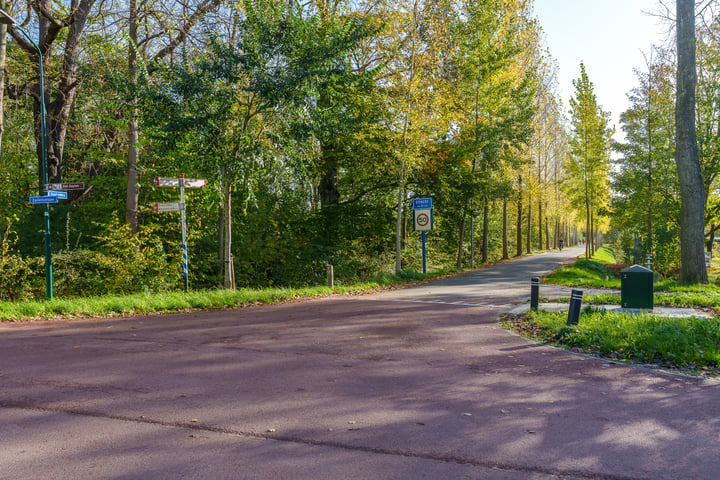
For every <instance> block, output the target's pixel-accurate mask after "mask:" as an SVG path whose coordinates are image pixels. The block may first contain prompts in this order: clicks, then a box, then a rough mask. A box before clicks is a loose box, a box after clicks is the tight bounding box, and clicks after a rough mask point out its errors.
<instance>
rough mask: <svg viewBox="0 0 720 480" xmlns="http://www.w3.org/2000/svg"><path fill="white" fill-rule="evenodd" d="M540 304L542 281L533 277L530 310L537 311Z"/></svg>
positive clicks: (531, 280)
mask: <svg viewBox="0 0 720 480" xmlns="http://www.w3.org/2000/svg"><path fill="white" fill-rule="evenodd" d="M539 302H540V279H539V278H538V277H532V278H531V279H530V308H531V309H532V310H537V309H538V303H539Z"/></svg>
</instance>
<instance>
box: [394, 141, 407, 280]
mask: <svg viewBox="0 0 720 480" xmlns="http://www.w3.org/2000/svg"><path fill="white" fill-rule="evenodd" d="M404 203H405V154H404V153H403V159H402V162H401V164H400V186H399V187H398V196H397V222H396V225H395V273H400V272H401V271H402V222H403V204H404Z"/></svg>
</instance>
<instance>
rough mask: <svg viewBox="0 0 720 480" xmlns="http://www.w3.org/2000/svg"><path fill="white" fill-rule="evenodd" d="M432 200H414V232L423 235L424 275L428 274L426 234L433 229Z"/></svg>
mask: <svg viewBox="0 0 720 480" xmlns="http://www.w3.org/2000/svg"><path fill="white" fill-rule="evenodd" d="M432 211H433V204H432V198H414V199H413V230H414V231H416V232H417V231H419V232H420V233H421V234H422V258H423V273H427V261H426V254H425V232H426V231H428V230H432V229H433V214H432Z"/></svg>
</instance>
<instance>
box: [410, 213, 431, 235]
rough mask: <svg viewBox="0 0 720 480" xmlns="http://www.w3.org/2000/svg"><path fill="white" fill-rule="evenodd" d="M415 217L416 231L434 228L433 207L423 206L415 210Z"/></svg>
mask: <svg viewBox="0 0 720 480" xmlns="http://www.w3.org/2000/svg"><path fill="white" fill-rule="evenodd" d="M413 213H414V214H413V217H414V220H415V221H414V227H415V231H418V232H422V231H427V230H432V227H433V222H432V209H431V208H427V209H425V208H423V209H418V210H413Z"/></svg>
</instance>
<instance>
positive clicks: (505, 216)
mask: <svg viewBox="0 0 720 480" xmlns="http://www.w3.org/2000/svg"><path fill="white" fill-rule="evenodd" d="M507 207H508V201H507V198H503V229H502V232H503V233H502V258H503V260H507V259H508V258H510V254H509V252H508V212H507Z"/></svg>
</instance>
